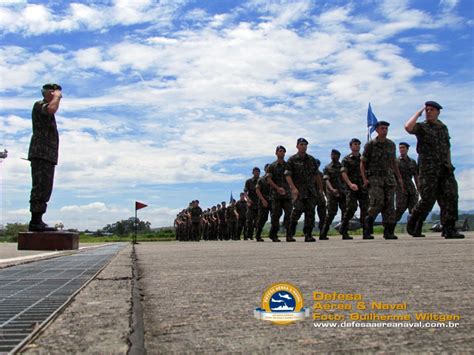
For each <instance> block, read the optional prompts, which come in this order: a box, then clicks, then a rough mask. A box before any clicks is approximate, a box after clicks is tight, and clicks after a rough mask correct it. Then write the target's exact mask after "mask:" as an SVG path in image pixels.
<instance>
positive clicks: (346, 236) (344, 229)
mask: <svg viewBox="0 0 474 355" xmlns="http://www.w3.org/2000/svg"><path fill="white" fill-rule="evenodd" d="M348 224H349V223H348V222H347V221H346V220H344V219H343V220H342V222H341V226H340V227H339V233H341V235H342V240H352V239H354V238H352V237H351V236H350V235H349V232H348V229H349V228H348Z"/></svg>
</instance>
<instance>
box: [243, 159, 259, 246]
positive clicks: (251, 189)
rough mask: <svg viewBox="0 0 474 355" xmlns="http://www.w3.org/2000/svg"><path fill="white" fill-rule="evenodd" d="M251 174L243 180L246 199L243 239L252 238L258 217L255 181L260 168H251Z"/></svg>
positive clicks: (256, 181)
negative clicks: (245, 223) (245, 221)
mask: <svg viewBox="0 0 474 355" xmlns="http://www.w3.org/2000/svg"><path fill="white" fill-rule="evenodd" d="M252 175H253V176H252V177H251V178H250V179H248V180H247V181H245V187H244V193H245V200H246V201H247V230H246V232H247V233H246V234H245V235H244V240H247V239H253V231H254V229H255V227H256V224H257V218H258V196H257V183H258V179H259V177H260V169H259V168H257V167H255V168H253V169H252Z"/></svg>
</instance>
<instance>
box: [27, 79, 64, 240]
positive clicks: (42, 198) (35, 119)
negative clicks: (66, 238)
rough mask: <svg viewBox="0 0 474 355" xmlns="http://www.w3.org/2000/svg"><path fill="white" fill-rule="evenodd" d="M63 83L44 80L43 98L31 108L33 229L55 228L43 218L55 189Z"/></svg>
mask: <svg viewBox="0 0 474 355" xmlns="http://www.w3.org/2000/svg"><path fill="white" fill-rule="evenodd" d="M61 90H62V88H61V86H60V85H58V84H45V85H43V88H42V90H41V93H42V94H43V99H42V100H40V101H37V102H35V104H34V106H33V110H32V112H31V118H32V123H33V135H32V136H31V142H30V147H29V151H28V160H29V161H30V162H31V178H32V188H31V195H30V212H31V221H30V223H29V225H28V229H29V230H30V231H35V232H46V231H55V230H56V228H52V227H48V225H47V224H46V223H44V222H43V218H42V217H43V214H44V213H45V212H46V209H47V205H48V202H49V199H50V198H51V194H52V192H53V181H54V169H55V167H56V165H57V164H58V150H59V133H58V129H57V125H56V118H55V116H54V114H55V113H56V112H57V111H58V109H59V103H60V101H61V98H62V93H61Z"/></svg>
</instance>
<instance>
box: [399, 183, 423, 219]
mask: <svg viewBox="0 0 474 355" xmlns="http://www.w3.org/2000/svg"><path fill="white" fill-rule="evenodd" d="M395 202H396V206H397V207H396V209H395V219H396V221H397V222H398V221H399V220H400V219H401V218H402V216H403V214H404V213H405V211H406V210H407V208H408V213H409V214H411V212H412V210H413V208H414V207H415V205H416V203H417V202H418V193H417V192H416V190H415V191H414V192H407V191H405V192H402V191H401V190H400V189H397V193H396V194H395Z"/></svg>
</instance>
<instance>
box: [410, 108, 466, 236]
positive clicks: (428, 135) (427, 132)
mask: <svg viewBox="0 0 474 355" xmlns="http://www.w3.org/2000/svg"><path fill="white" fill-rule="evenodd" d="M442 108H443V107H442V106H441V105H440V104H439V103H437V102H435V101H427V102H425V107H423V108H422V109H421V110H419V111H417V112H416V113H415V114H414V115H413V116H412V117H411V118H410V119H409V120H408V121H407V122H406V123H405V130H406V131H407V132H408V133H410V134H414V135H415V136H416V138H417V146H416V150H417V152H418V166H419V170H420V190H419V191H420V196H421V199H420V201H418V203H417V204H416V206H415V208H414V209H413V211H412V214H411V217H410V219H409V220H408V223H407V232H408V233H409V234H410V235H412V236H414V237H421V236H422V233H421V231H422V227H423V222H424V220H425V219H426V217H427V216H428V214H429V213H430V212H431V210H432V209H433V206H434V204H435V202H438V205H439V207H440V210H441V224H442V225H443V235H444V236H445V238H446V239H457V238H464V235H463V234H461V233H459V232H458V231H457V230H456V221H457V220H458V184H457V181H456V177H455V176H454V166H453V164H452V162H451V143H450V136H449V131H448V127H446V125H445V124H444V123H443V122H441V120H440V119H439V115H440V113H441V109H442ZM423 111H425V114H426V120H425V121H424V122H418V123H417V122H416V121H417V120H418V118H420V117H421V116H422V114H423Z"/></svg>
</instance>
